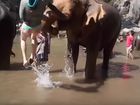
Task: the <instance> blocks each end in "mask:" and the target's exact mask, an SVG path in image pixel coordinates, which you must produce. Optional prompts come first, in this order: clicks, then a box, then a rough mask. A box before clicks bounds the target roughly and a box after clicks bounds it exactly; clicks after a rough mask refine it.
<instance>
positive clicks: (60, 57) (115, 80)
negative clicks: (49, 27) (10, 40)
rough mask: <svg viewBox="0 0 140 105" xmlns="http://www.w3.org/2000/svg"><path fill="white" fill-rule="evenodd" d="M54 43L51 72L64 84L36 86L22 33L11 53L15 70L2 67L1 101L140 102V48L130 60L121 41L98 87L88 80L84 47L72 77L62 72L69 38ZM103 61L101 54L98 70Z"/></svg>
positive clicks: (9, 104) (23, 104)
mask: <svg viewBox="0 0 140 105" xmlns="http://www.w3.org/2000/svg"><path fill="white" fill-rule="evenodd" d="M28 45H29V44H28ZM51 46H52V47H51V54H50V55H49V56H50V57H49V63H50V64H53V67H52V68H51V71H50V75H51V76H52V80H53V81H62V82H63V84H62V86H60V87H59V88H53V89H47V88H42V87H37V86H36V83H35V82H34V80H35V78H36V75H35V73H34V71H33V70H25V69H23V68H22V64H21V63H22V59H21V57H22V56H21V52H20V47H19V37H16V39H15V43H14V48H13V50H14V51H15V53H16V58H12V57H11V70H8V71H6V70H2V71H0V105H140V98H139V97H140V66H139V63H140V51H135V52H134V53H135V59H134V60H133V61H132V60H127V59H126V57H125V44H124V43H117V44H116V46H115V48H114V52H115V57H114V58H112V59H111V60H110V69H109V79H108V80H107V81H106V82H105V84H104V85H103V86H101V87H100V88H96V84H95V83H91V84H89V83H85V82H84V63H85V54H84V51H83V50H81V53H80V55H79V57H80V58H79V60H78V65H77V68H78V73H77V74H75V75H74V77H73V78H72V79H69V78H67V77H66V75H65V74H64V73H63V72H62V70H63V68H64V65H65V61H64V54H65V49H66V40H65V39H57V38H53V39H52V44H51ZM101 61H102V59H101V58H99V59H98V63H97V70H98V69H100V66H101ZM126 75H127V76H128V77H127V76H126ZM125 76H126V77H125Z"/></svg>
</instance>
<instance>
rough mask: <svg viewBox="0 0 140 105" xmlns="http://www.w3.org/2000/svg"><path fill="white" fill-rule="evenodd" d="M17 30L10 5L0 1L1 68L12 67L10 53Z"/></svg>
mask: <svg viewBox="0 0 140 105" xmlns="http://www.w3.org/2000/svg"><path fill="white" fill-rule="evenodd" d="M15 32H16V21H15V19H14V18H13V17H12V16H11V14H10V12H9V10H8V7H7V6H6V5H5V4H4V3H2V2H0V34H1V35H0V49H1V51H0V70H6V69H9V68H10V55H11V54H14V53H13V52H12V45H13V40H14V37H15Z"/></svg>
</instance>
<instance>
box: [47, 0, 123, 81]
mask: <svg viewBox="0 0 140 105" xmlns="http://www.w3.org/2000/svg"><path fill="white" fill-rule="evenodd" d="M57 1H58V2H59V0H54V2H57ZM70 1H71V0H70ZM62 5H64V6H65V5H66V4H64V3H63V4H62ZM72 6H73V7H72V10H71V15H70V16H69V17H67V14H65V13H64V14H61V13H63V11H61V10H60V9H59V11H60V12H61V13H59V11H57V10H55V9H56V8H59V7H58V6H56V8H55V9H54V8H53V7H50V6H49V7H50V8H51V10H49V12H48V14H47V18H46V27H45V29H46V30H47V28H49V27H50V25H51V24H52V23H53V22H54V21H55V20H57V21H58V28H59V29H60V30H61V29H62V30H66V32H67V39H68V52H69V53H68V57H69V55H71V54H72V59H71V60H72V61H73V62H74V70H75V72H76V63H77V59H78V53H79V45H82V46H84V47H86V50H87V56H86V64H85V78H86V80H92V79H101V80H105V79H106V78H107V77H108V65H109V57H110V54H111V52H112V49H113V47H114V44H115V42H116V39H117V37H118V35H119V32H120V28H121V18H120V15H119V13H118V11H116V9H114V8H113V7H111V6H110V5H108V4H106V3H104V2H102V1H96V0H74V2H73V5H72ZM63 15H64V16H63ZM100 50H103V64H102V70H101V72H100V74H99V75H98V76H97V75H96V74H97V73H96V60H97V56H98V52H99V51H100Z"/></svg>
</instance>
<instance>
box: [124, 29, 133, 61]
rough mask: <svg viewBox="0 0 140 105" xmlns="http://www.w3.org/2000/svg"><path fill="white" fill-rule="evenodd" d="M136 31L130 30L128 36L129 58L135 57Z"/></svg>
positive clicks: (127, 51) (127, 49)
mask: <svg viewBox="0 0 140 105" xmlns="http://www.w3.org/2000/svg"><path fill="white" fill-rule="evenodd" d="M133 42H134V31H131V32H128V33H127V37H126V53H127V58H130V59H134V56H133V54H132V52H133Z"/></svg>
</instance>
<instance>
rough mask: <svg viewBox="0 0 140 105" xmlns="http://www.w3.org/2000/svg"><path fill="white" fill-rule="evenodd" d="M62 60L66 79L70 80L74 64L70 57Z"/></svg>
mask: <svg viewBox="0 0 140 105" xmlns="http://www.w3.org/2000/svg"><path fill="white" fill-rule="evenodd" d="M64 60H65V67H64V72H65V73H66V77H68V78H72V77H73V76H74V64H73V60H72V57H71V56H69V57H67V58H65V59H64Z"/></svg>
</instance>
